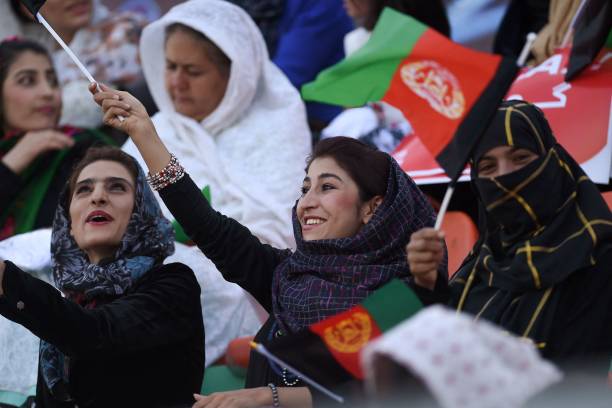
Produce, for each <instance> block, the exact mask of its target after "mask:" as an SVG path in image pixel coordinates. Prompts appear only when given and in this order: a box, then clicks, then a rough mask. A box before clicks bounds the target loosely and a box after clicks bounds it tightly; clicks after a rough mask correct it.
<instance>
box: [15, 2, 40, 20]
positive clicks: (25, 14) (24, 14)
mask: <svg viewBox="0 0 612 408" xmlns="http://www.w3.org/2000/svg"><path fill="white" fill-rule="evenodd" d="M11 8H12V9H13V13H15V17H17V19H18V20H19V21H20V22H21V23H33V22H35V20H34V18H33V16H32V15H31V14H30V12H29V11H25V10H24V9H23V8H22V5H21V0H11Z"/></svg>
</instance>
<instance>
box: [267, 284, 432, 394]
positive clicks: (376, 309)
mask: <svg viewBox="0 0 612 408" xmlns="http://www.w3.org/2000/svg"><path fill="white" fill-rule="evenodd" d="M422 307H423V305H422V304H421V301H420V300H419V298H418V297H417V296H416V295H415V293H414V292H413V291H412V290H411V289H410V288H409V287H408V286H406V285H405V284H404V283H403V282H402V281H400V280H397V279H395V280H393V281H391V282H389V283H388V284H386V285H385V286H383V287H381V288H380V289H378V290H377V291H375V292H374V293H372V294H371V295H370V296H368V297H367V298H366V299H365V300H364V301H363V303H361V304H359V305H357V306H355V307H353V308H351V309H349V310H347V311H346V312H343V313H340V314H337V315H335V316H332V317H330V318H328V319H325V320H322V321H320V322H319V323H315V324H313V325H311V326H310V327H309V328H308V329H307V330H303V331H301V332H298V333H296V334H293V335H289V336H285V337H281V338H279V339H276V340H274V341H273V342H272V343H271V344H269V345H268V346H267V349H268V351H269V352H270V353H272V354H274V355H275V356H276V357H278V358H280V359H281V360H283V361H285V362H286V363H287V364H289V365H291V366H293V367H295V368H297V369H298V370H300V371H301V372H302V373H304V374H305V375H307V376H309V377H311V378H313V379H314V380H316V381H317V382H320V383H321V384H323V385H327V386H330V385H336V384H339V383H341V382H344V381H348V380H350V379H353V378H356V379H359V380H362V379H363V378H364V375H363V372H362V371H361V364H360V360H359V353H360V352H361V350H362V349H363V348H364V347H365V345H366V344H368V342H370V341H371V340H373V339H375V338H376V337H379V336H380V335H381V334H382V333H384V332H386V331H387V330H389V329H391V328H392V327H393V326H395V325H397V324H399V323H401V322H402V321H404V320H406V319H408V318H409V317H411V316H412V315H413V314H415V313H416V312H418V311H419V310H420V309H421V308H422Z"/></svg>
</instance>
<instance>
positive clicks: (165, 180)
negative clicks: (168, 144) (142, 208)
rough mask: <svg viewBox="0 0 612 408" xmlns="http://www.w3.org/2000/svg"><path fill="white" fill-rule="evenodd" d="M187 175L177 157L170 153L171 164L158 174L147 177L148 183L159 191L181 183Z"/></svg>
mask: <svg viewBox="0 0 612 408" xmlns="http://www.w3.org/2000/svg"><path fill="white" fill-rule="evenodd" d="M184 175H185V169H184V168H183V166H181V164H180V163H179V162H178V159H177V158H176V156H175V155H173V154H172V153H170V163H168V164H167V165H166V167H164V168H163V169H161V170H160V171H159V172H158V173H155V174H151V173H149V175H148V176H147V182H148V183H149V185H150V186H151V188H152V189H153V190H155V191H159V190H161V189H163V188H166V187H168V186H169V185H170V184H174V183H176V182H177V181H179V180H180V179H181V178H183V176H184Z"/></svg>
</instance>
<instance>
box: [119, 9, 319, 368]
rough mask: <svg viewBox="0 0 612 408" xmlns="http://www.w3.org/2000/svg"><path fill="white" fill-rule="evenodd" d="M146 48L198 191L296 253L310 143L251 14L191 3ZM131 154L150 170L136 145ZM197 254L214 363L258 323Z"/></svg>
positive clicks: (166, 127)
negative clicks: (295, 221)
mask: <svg viewBox="0 0 612 408" xmlns="http://www.w3.org/2000/svg"><path fill="white" fill-rule="evenodd" d="M140 47H141V59H142V66H143V69H144V74H145V78H146V81H147V83H148V86H149V88H150V90H151V93H152V95H153V97H154V99H155V102H156V104H157V106H158V107H159V112H158V113H157V114H156V115H155V116H154V117H153V123H154V125H155V127H156V129H157V133H159V135H160V136H161V138H162V140H163V142H164V143H165V144H166V146H168V149H170V150H171V151H172V152H173V153H174V154H175V155H176V156H177V157H178V159H179V160H180V161H181V163H182V164H183V165H184V166H185V167H186V168H188V169H189V172H190V175H191V177H192V178H193V180H194V182H195V183H196V184H197V185H198V187H199V188H200V189H204V188H206V187H207V186H208V187H209V191H210V196H211V200H212V201H211V203H212V205H213V207H214V208H215V209H216V210H218V211H220V212H223V213H224V214H226V215H227V216H230V217H232V218H234V219H235V220H237V221H239V222H240V223H242V224H243V225H245V226H247V227H248V228H249V229H250V230H251V231H252V232H253V233H254V234H255V235H256V236H257V237H258V238H259V239H260V240H261V241H263V242H265V243H268V244H272V245H274V246H277V247H281V248H286V247H293V246H294V238H293V230H292V225H291V207H292V205H293V203H294V202H295V200H296V199H297V198H298V196H299V193H300V192H299V191H298V188H297V187H296V186H300V185H301V182H302V178H303V168H304V166H305V161H304V158H305V157H306V156H307V155H308V153H309V152H310V149H311V147H310V146H311V142H310V140H311V139H310V134H309V131H308V126H307V122H306V113H305V109H304V106H303V103H302V101H301V100H300V97H299V95H298V93H297V91H296V90H295V88H293V86H292V85H291V83H290V82H289V81H288V79H287V78H286V77H285V76H284V75H283V74H282V73H281V71H280V70H279V69H278V68H277V67H276V66H275V65H273V64H272V63H271V62H270V60H269V57H268V54H267V51H266V47H265V44H264V41H263V38H262V35H261V34H260V32H259V30H258V29H257V27H256V26H255V24H254V22H253V21H252V20H251V18H250V17H249V16H248V15H247V14H246V13H245V12H244V11H243V10H242V9H240V8H238V7H236V6H234V5H232V4H230V3H227V2H224V1H219V0H193V1H188V2H185V3H183V4H180V5H178V6H176V7H174V8H173V9H171V10H170V11H169V12H168V13H167V14H166V15H165V16H164V17H162V18H161V19H160V20H158V21H157V22H154V23H152V24H151V25H149V26H147V27H146V28H145V30H144V31H143V34H142V39H141V43H140ZM123 149H124V150H125V151H126V152H128V153H130V154H131V155H133V156H134V157H136V158H137V160H138V161H139V162H140V163H141V165H144V164H145V163H144V161H143V159H142V157H141V155H140V153H139V152H138V150H137V149H136V146H135V145H134V143H133V142H132V141H131V140H129V141H128V142H127V143H126V145H124V148H123ZM158 201H159V203H160V206H161V207H162V211H164V214H165V215H166V216H169V217H171V215H170V212H169V211H168V210H167V208H166V207H165V205H164V204H163V203H162V202H161V200H160V199H159V196H158ZM171 219H172V218H171ZM191 255H192V256H193V257H197V258H198V260H199V261H198V262H197V264H194V263H193V261H189V260H185V261H184V262H186V263H188V264H189V265H190V266H191V267H192V269H193V270H194V271H195V273H196V276H197V277H198V280H199V281H200V283H201V284H202V304H203V305H204V306H203V314H204V324H205V326H206V343H207V347H206V357H207V364H210V363H211V362H212V361H214V358H216V357H219V356H220V355H221V354H222V353H223V352H224V351H225V346H227V342H228V341H229V340H228V339H231V338H232V337H238V336H246V335H253V334H255V332H256V331H257V330H258V328H259V325H260V321H259V320H257V319H254V314H253V311H252V309H251V304H250V303H249V302H248V301H247V297H246V296H247V295H246V292H244V291H243V290H242V289H241V288H240V287H238V286H237V285H235V284H230V283H228V282H226V281H224V280H223V278H222V277H221V274H220V273H219V271H218V270H217V269H216V268H215V266H214V264H213V263H212V262H211V261H210V260H209V259H208V258H206V257H205V256H204V255H203V254H202V253H201V252H200V251H199V250H198V248H196V247H193V253H192V254H191ZM230 286H231V287H233V288H234V289H235V290H234V291H231V290H230V289H231V288H230ZM213 346H214V347H213Z"/></svg>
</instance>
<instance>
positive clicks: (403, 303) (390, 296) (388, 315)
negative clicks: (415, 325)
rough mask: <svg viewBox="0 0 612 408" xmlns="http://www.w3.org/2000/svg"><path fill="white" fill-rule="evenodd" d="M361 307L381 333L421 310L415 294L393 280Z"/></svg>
mask: <svg viewBox="0 0 612 408" xmlns="http://www.w3.org/2000/svg"><path fill="white" fill-rule="evenodd" d="M362 306H363V307H364V308H365V309H367V311H368V312H369V313H370V315H372V318H373V319H374V321H375V322H376V324H377V325H378V327H379V328H380V330H381V331H382V332H385V331H387V330H389V329H390V328H392V327H393V326H396V325H397V324H399V323H400V322H402V321H404V320H406V319H408V318H409V317H411V316H412V315H414V314H415V313H417V312H418V311H419V310H421V309H422V308H423V304H422V303H421V301H420V300H419V298H418V297H417V296H416V294H415V293H414V292H413V291H412V290H411V289H410V288H409V287H408V286H406V284H405V283H403V282H402V281H400V280H398V279H394V280H392V281H391V282H389V283H387V284H386V285H385V286H383V287H382V288H380V289H378V290H377V291H375V292H374V293H373V294H371V295H370V296H368V297H367V298H366V299H365V300H364V301H363V303H362Z"/></svg>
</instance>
